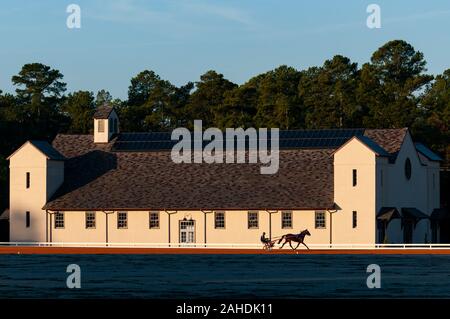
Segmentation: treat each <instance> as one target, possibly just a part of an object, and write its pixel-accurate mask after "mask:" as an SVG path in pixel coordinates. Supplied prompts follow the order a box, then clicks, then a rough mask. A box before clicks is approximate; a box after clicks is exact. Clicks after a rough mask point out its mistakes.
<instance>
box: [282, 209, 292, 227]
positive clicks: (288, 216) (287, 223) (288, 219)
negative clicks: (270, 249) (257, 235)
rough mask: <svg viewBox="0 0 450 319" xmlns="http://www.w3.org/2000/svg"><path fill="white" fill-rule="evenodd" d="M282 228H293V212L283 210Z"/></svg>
mask: <svg viewBox="0 0 450 319" xmlns="http://www.w3.org/2000/svg"><path fill="white" fill-rule="evenodd" d="M281 228H283V229H285V228H292V212H290V211H284V212H281Z"/></svg>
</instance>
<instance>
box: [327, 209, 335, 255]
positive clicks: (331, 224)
mask: <svg viewBox="0 0 450 319" xmlns="http://www.w3.org/2000/svg"><path fill="white" fill-rule="evenodd" d="M327 212H328V213H330V248H331V247H332V245H333V214H334V213H336V212H337V209H336V210H334V211H331V210H328V209H327Z"/></svg>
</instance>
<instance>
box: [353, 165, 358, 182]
mask: <svg viewBox="0 0 450 319" xmlns="http://www.w3.org/2000/svg"><path fill="white" fill-rule="evenodd" d="M357 174H358V173H357V171H356V169H354V170H353V186H356V184H358V175H357Z"/></svg>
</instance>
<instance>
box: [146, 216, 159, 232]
mask: <svg viewBox="0 0 450 319" xmlns="http://www.w3.org/2000/svg"><path fill="white" fill-rule="evenodd" d="M148 218H149V228H150V229H157V228H159V212H150V213H149V215H148Z"/></svg>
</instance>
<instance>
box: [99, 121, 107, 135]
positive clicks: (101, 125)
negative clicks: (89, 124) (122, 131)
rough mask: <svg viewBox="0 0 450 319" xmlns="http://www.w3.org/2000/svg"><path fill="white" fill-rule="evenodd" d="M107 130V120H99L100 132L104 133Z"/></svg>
mask: <svg viewBox="0 0 450 319" xmlns="http://www.w3.org/2000/svg"><path fill="white" fill-rule="evenodd" d="M104 131H105V121H104V120H98V132H99V133H103V132H104Z"/></svg>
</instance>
